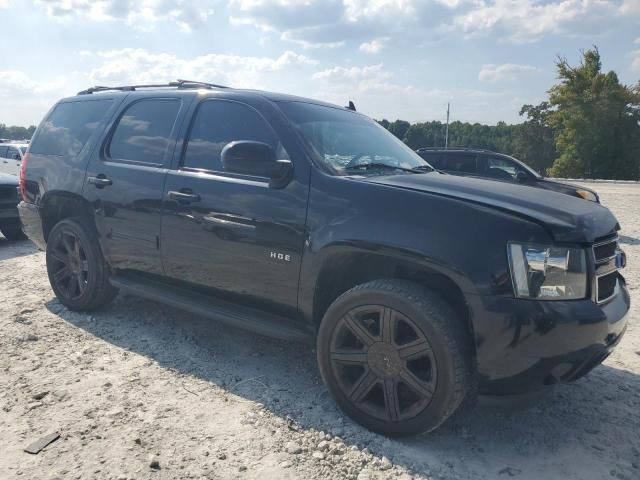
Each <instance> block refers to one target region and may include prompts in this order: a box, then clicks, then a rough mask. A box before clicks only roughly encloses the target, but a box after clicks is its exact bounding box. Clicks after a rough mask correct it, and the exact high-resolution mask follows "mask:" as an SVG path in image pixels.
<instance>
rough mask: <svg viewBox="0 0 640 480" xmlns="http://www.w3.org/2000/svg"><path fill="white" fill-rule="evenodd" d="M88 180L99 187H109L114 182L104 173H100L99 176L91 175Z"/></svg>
mask: <svg viewBox="0 0 640 480" xmlns="http://www.w3.org/2000/svg"><path fill="white" fill-rule="evenodd" d="M87 182H89V183H91V184H93V185H95V186H96V187H98V188H104V187H108V186H109V185H112V184H113V182H112V181H111V179H110V178H107V177H106V176H104V175H103V174H100V175H98V176H97V177H89V178H87Z"/></svg>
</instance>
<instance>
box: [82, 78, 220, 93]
mask: <svg viewBox="0 0 640 480" xmlns="http://www.w3.org/2000/svg"><path fill="white" fill-rule="evenodd" d="M170 87H175V88H178V89H180V88H209V89H213V88H229V87H225V86H224V85H217V84H215V83H207V82H198V81H195V80H182V79H178V80H177V81H175V82H169V83H156V84H146V85H122V86H117V87H106V86H99V85H97V86H95V87H91V88H87V89H86V90H82V91H80V92H78V93H77V95H91V94H92V93H96V92H105V91H110V90H117V91H120V92H133V91H136V90H138V89H140V88H170Z"/></svg>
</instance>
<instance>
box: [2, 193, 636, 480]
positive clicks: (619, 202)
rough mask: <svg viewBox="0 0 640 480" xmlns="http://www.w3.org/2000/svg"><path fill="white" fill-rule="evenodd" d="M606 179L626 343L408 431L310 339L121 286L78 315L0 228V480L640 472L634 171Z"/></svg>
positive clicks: (621, 475) (579, 479)
mask: <svg viewBox="0 0 640 480" xmlns="http://www.w3.org/2000/svg"><path fill="white" fill-rule="evenodd" d="M596 188H597V189H598V191H599V193H600V194H601V195H602V200H603V203H605V204H606V205H608V206H609V207H610V208H611V209H612V210H613V211H614V213H615V214H616V215H617V216H618V219H619V221H620V223H621V225H622V232H621V233H622V237H621V239H622V242H623V246H624V248H625V249H626V251H627V254H628V259H629V265H628V268H627V270H626V273H625V275H626V277H627V280H628V282H629V284H630V288H631V292H632V300H633V302H634V304H633V309H632V312H631V314H630V318H629V321H630V325H629V328H628V331H627V334H626V336H625V338H624V339H623V340H622V342H621V344H620V345H619V346H618V349H617V350H616V352H615V353H614V354H613V355H612V356H611V357H609V358H608V359H607V361H606V362H605V364H604V365H603V366H600V367H598V368H597V369H596V370H594V371H593V372H592V373H591V374H589V375H588V376H587V377H585V378H583V379H582V380H580V381H578V382H577V383H576V384H573V385H563V386H560V387H558V388H556V389H555V390H554V391H553V392H552V393H550V394H549V395H548V396H546V397H545V398H543V399H542V400H541V401H540V403H538V404H537V405H536V406H534V407H532V408H529V409H527V410H517V411H507V410H500V409H490V408H487V407H478V408H476V409H475V410H472V411H470V412H468V413H465V414H464V415H460V416H457V417H456V418H454V419H453V420H452V421H450V422H447V423H446V424H445V425H444V426H443V427H442V428H440V429H439V430H438V431H437V432H435V433H433V434H431V435H426V436H420V437H414V438H409V439H402V440H391V439H387V438H385V437H382V436H380V435H375V434H372V433H370V432H368V431H366V430H364V429H363V428H361V427H359V426H358V425H357V424H355V423H354V422H352V421H351V420H349V419H348V418H345V417H344V416H343V415H342V413H341V412H340V411H339V410H338V409H337V407H336V406H335V404H334V402H333V401H332V400H331V398H330V397H329V396H328V394H327V392H326V390H325V388H324V387H323V386H322V384H321V381H320V378H319V375H318V371H317V369H316V366H315V361H314V352H312V351H311V349H310V348H308V347H306V346H305V345H299V344H290V343H285V342H280V341H275V340H270V339H266V338H262V337H259V336H256V335H252V334H250V333H246V332H243V331H240V330H237V329H234V328H230V327H226V326H222V325H219V324H215V323H212V322H210V321H208V320H206V319H202V318H198V317H193V316H192V315H189V314H186V313H184V312H181V311H178V310H175V309H171V308H168V307H165V306H162V305H159V304H156V303H153V302H149V301H146V300H142V299H139V298H135V297H130V296H123V295H121V296H120V297H118V299H117V300H116V301H115V302H114V303H113V304H112V305H110V306H109V307H108V308H107V309H105V310H103V311H100V312H96V313H94V314H92V315H86V314H80V313H73V312H70V311H68V310H66V309H65V308H63V307H62V306H61V305H60V303H58V302H57V300H56V299H55V297H54V296H53V294H52V292H51V289H50V288H49V284H48V282H47V278H46V273H45V268H44V256H43V254H42V253H41V252H38V251H36V249H35V248H34V247H33V246H32V244H31V243H30V242H28V241H25V242H18V243H9V242H7V241H5V240H4V239H3V238H1V237H0V328H1V334H0V479H14V478H24V479H54V478H59V479H68V478H70V479H80V478H82V479H89V478H100V479H101V478H108V479H134V478H135V479H147V478H149V479H173V478H211V479H213V478H247V479H251V478H256V479H258V478H259V479H260V480H264V479H270V478H277V479H290V478H306V479H325V478H352V479H356V478H357V479H359V480H364V479H382V478H385V479H386V478H397V479H409V478H444V479H480V478H511V477H515V478H518V479H536V480H537V479H547V478H559V479H560V478H562V479H575V480H584V479H606V478H612V479H613V478H615V479H629V480H632V479H638V478H640V408H639V407H640V330H639V328H638V325H637V324H638V320H639V319H640V313H639V308H638V303H639V302H640V294H639V293H638V285H639V284H640V186H638V185H623V184H602V185H597V186H596ZM56 431H57V432H60V434H61V437H60V439H59V440H57V441H56V442H54V443H52V444H51V445H49V446H48V447H47V448H46V449H45V450H43V451H42V452H40V454H38V455H30V454H27V453H25V452H23V449H24V448H25V447H26V446H27V445H29V444H31V443H32V442H34V441H35V440H37V439H39V438H41V437H43V436H45V435H47V434H50V433H52V432H56Z"/></svg>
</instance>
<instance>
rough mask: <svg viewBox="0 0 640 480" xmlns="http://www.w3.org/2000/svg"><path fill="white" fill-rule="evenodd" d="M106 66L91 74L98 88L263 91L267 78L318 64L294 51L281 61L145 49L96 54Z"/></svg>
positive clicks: (285, 55)
mask: <svg viewBox="0 0 640 480" xmlns="http://www.w3.org/2000/svg"><path fill="white" fill-rule="evenodd" d="M95 55H96V56H97V57H98V58H100V59H101V61H102V63H101V64H100V65H99V66H97V67H96V68H94V69H92V70H91V72H90V73H89V78H90V80H91V82H92V83H94V84H107V85H109V84H127V83H158V82H163V81H171V80H175V79H177V78H188V79H191V80H208V81H212V82H214V83H222V84H228V85H230V86H234V87H245V88H262V85H263V83H264V80H265V76H267V75H269V74H270V73H273V72H280V71H282V70H284V69H286V68H288V67H294V66H295V67H300V66H305V65H308V66H311V65H315V64H316V63H317V62H316V61H315V60H312V59H310V58H309V57H306V56H305V55H300V54H298V53H295V52H292V51H286V52H284V53H283V54H282V55H280V56H279V57H277V58H270V57H244V56H239V55H228V54H213V53H212V54H208V55H200V56H197V57H192V58H181V57H178V56H176V55H173V54H168V53H152V52H149V51H147V50H145V49H141V48H124V49H120V50H107V51H98V52H95Z"/></svg>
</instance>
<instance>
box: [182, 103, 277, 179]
mask: <svg viewBox="0 0 640 480" xmlns="http://www.w3.org/2000/svg"><path fill="white" fill-rule="evenodd" d="M237 140H252V141H256V142H263V143H266V144H268V145H271V146H272V147H273V148H274V149H276V152H277V155H278V158H286V153H285V152H284V150H283V148H282V146H281V145H280V144H279V142H278V138H277V137H276V135H275V133H274V132H273V130H272V129H271V127H270V126H269V124H267V122H266V120H265V119H264V118H262V116H260V114H259V113H258V112H256V111H255V110H254V109H253V108H251V107H249V106H247V105H243V104H241V103H236V102H227V101H223V100H214V101H208V102H204V103H202V104H201V105H200V106H199V107H198V111H197V113H196V116H195V119H194V121H193V125H192V127H191V134H190V135H189V143H188V144H187V149H186V151H185V155H184V161H183V164H182V165H183V167H186V168H198V169H205V170H217V171H221V170H222V162H221V160H220V153H221V152H222V149H223V148H224V146H225V145H227V144H228V143H229V142H233V141H237Z"/></svg>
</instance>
